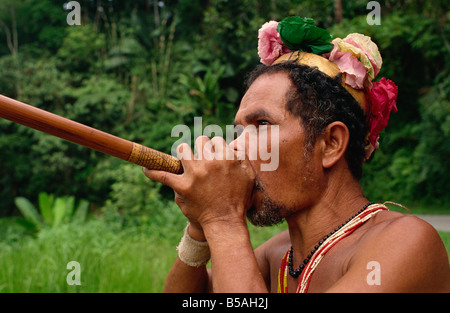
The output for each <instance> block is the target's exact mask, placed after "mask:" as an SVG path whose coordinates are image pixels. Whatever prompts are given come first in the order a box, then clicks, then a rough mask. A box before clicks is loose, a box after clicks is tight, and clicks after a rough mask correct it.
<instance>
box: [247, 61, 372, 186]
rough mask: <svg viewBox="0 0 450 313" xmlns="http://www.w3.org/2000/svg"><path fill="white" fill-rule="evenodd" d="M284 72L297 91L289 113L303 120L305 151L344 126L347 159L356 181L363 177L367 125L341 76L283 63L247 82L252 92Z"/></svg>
mask: <svg viewBox="0 0 450 313" xmlns="http://www.w3.org/2000/svg"><path fill="white" fill-rule="evenodd" d="M279 72H284V73H286V74H287V75H288V76H289V78H290V79H291V81H292V83H293V85H294V86H295V87H296V88H291V89H290V90H289V91H288V92H287V95H286V109H287V110H288V111H289V112H291V113H292V114H293V115H295V116H298V117H300V120H301V124H302V125H303V127H304V128H305V132H306V134H307V139H306V148H307V151H312V149H313V147H314V143H315V141H316V138H317V136H318V135H320V134H321V133H322V132H323V130H324V129H325V128H326V126H327V125H329V124H330V123H332V122H335V121H341V122H343V123H344V124H345V125H346V126H347V128H348V129H349V132H350V139H349V143H348V146H347V150H346V154H345V156H346V159H347V162H348V166H349V168H350V171H351V173H352V174H353V176H354V177H355V178H356V179H358V180H359V179H361V177H362V164H363V159H364V155H365V151H364V146H365V136H366V133H367V125H366V123H365V120H366V119H365V115H364V112H363V110H362V109H361V107H360V105H359V103H358V102H357V101H356V100H355V99H354V98H353V97H352V96H351V95H350V93H349V92H348V91H347V90H346V89H345V88H344V87H342V85H341V80H342V75H338V76H336V77H335V78H331V77H330V76H328V75H326V74H324V73H322V72H321V71H320V70H318V69H317V68H316V67H309V66H306V65H298V64H295V63H293V62H283V63H279V64H275V65H271V66H266V65H259V66H258V67H257V68H256V69H255V70H253V71H252V72H251V73H250V74H249V76H248V78H247V81H246V86H247V88H249V87H250V86H251V84H252V83H253V82H254V81H255V80H256V79H257V78H258V77H260V76H261V75H264V74H274V73H279Z"/></svg>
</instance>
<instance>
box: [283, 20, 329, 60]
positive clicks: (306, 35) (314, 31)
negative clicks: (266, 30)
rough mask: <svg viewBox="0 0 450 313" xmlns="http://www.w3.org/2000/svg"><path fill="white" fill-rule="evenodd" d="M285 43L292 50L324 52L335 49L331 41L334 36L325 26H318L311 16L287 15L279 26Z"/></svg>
mask: <svg viewBox="0 0 450 313" xmlns="http://www.w3.org/2000/svg"><path fill="white" fill-rule="evenodd" d="M277 31H278V33H279V34H280V37H281V40H282V41H283V43H284V44H285V45H286V46H287V47H288V48H289V49H291V50H300V51H306V52H312V53H315V54H323V53H327V52H330V51H331V50H332V49H333V44H331V43H330V41H331V39H332V38H333V36H331V35H330V33H328V31H326V30H325V29H323V28H320V27H317V26H316V22H315V21H314V20H313V19H311V18H301V17H298V16H291V17H287V18H285V19H284V20H282V21H281V22H280V23H279V24H278V27H277Z"/></svg>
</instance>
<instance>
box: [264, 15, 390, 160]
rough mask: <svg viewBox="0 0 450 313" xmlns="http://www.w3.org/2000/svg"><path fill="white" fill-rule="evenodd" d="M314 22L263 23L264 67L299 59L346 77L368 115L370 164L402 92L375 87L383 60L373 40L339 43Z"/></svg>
mask: <svg viewBox="0 0 450 313" xmlns="http://www.w3.org/2000/svg"><path fill="white" fill-rule="evenodd" d="M332 38H333V37H332V36H331V35H330V34H329V33H328V32H327V31H326V30H325V29H323V28H319V27H317V26H316V23H315V21H314V20H313V19H310V18H301V17H297V16H294V17H287V18H285V19H284V20H282V21H281V22H276V21H270V22H267V23H265V24H264V25H263V26H262V27H261V29H260V30H259V32H258V55H259V57H260V58H261V63H263V64H265V65H272V64H274V63H279V62H283V61H287V60H292V59H293V58H295V60H296V62H297V63H299V64H306V65H309V66H317V67H318V69H319V70H321V71H322V72H324V73H325V74H327V75H329V76H331V77H334V76H336V75H337V74H339V73H342V75H343V81H344V83H343V87H344V88H346V89H347V91H349V92H350V94H351V95H352V96H353V97H354V98H355V99H356V100H357V101H358V103H359V104H360V105H361V107H362V108H363V110H364V111H365V112H366V114H367V115H368V117H369V118H368V126H369V133H368V135H367V140H368V142H369V143H368V144H367V146H366V160H367V159H369V157H370V155H371V154H372V152H373V151H374V150H375V149H378V146H379V143H378V139H379V136H380V132H381V131H382V130H383V129H384V128H385V127H386V126H387V123H388V120H389V116H390V113H391V112H397V106H396V101H397V95H398V87H397V86H396V85H395V83H394V82H393V81H391V80H389V79H386V78H384V77H383V78H382V79H381V80H380V81H379V82H373V80H374V78H375V77H376V76H377V74H378V73H379V72H380V69H381V65H382V63H383V60H382V58H381V55H380V52H379V51H378V47H377V45H376V44H375V43H374V42H373V41H372V40H371V38H370V37H368V36H365V35H362V34H358V33H353V34H350V35H348V36H347V37H345V38H344V39H341V38H335V39H333V40H332Z"/></svg>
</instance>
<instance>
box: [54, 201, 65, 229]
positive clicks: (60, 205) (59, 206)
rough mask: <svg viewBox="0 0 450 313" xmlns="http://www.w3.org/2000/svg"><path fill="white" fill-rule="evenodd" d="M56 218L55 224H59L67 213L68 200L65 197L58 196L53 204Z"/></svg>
mask: <svg viewBox="0 0 450 313" xmlns="http://www.w3.org/2000/svg"><path fill="white" fill-rule="evenodd" d="M53 212H54V220H53V226H58V225H59V224H60V223H61V221H62V220H63V219H64V216H65V215H66V200H65V199H64V198H57V199H56V200H55V205H54V206H53Z"/></svg>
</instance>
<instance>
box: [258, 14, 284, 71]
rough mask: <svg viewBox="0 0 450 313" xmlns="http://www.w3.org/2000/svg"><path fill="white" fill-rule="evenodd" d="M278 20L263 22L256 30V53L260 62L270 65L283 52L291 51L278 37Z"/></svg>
mask: <svg viewBox="0 0 450 313" xmlns="http://www.w3.org/2000/svg"><path fill="white" fill-rule="evenodd" d="M277 27H278V22H276V21H270V22H267V23H265V24H264V25H263V26H262V27H261V28H260V29H259V31H258V55H259V57H260V58H261V63H263V64H265V65H271V64H272V63H273V62H274V61H275V60H276V59H278V58H279V57H280V56H282V55H283V54H286V53H289V52H291V50H289V49H288V48H287V47H286V46H285V45H284V44H283V41H282V40H281V38H280V34H279V33H278V31H277Z"/></svg>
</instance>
